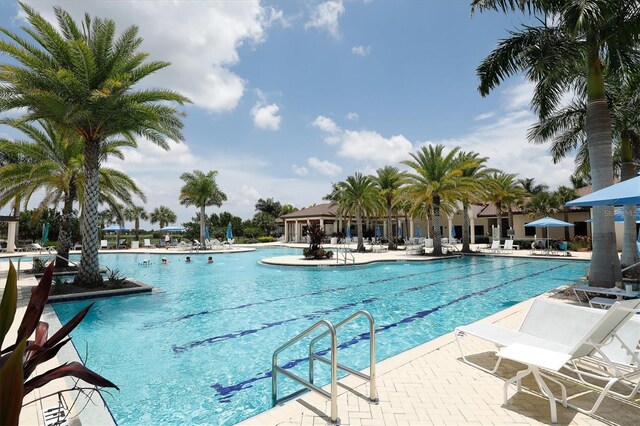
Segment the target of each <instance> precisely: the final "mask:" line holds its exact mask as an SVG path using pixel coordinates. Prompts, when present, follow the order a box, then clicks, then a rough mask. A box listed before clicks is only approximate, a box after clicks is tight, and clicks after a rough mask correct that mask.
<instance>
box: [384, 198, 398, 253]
mask: <svg viewBox="0 0 640 426" xmlns="http://www.w3.org/2000/svg"><path fill="white" fill-rule="evenodd" d="M390 235H391V202H390V201H387V232H385V238H386V239H387V244H388V246H387V248H388V249H389V250H395V249H396V245H395V244H394V242H393V240H392V239H391V238H390Z"/></svg>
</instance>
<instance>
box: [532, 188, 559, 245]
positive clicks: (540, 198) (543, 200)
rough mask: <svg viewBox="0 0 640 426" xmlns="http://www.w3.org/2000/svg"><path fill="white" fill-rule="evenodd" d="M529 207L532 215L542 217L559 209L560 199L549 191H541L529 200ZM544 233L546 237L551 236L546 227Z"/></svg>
mask: <svg viewBox="0 0 640 426" xmlns="http://www.w3.org/2000/svg"><path fill="white" fill-rule="evenodd" d="M527 208H528V210H529V215H530V216H531V217H534V218H536V217H537V218H540V217H547V216H551V215H552V214H553V213H555V212H556V210H557V209H558V199H557V198H556V197H555V195H554V194H551V193H549V192H546V191H543V192H539V193H537V194H536V195H534V196H533V198H531V199H530V200H529V203H528V205H527ZM544 233H545V234H544V237H545V238H549V235H547V229H546V228H544Z"/></svg>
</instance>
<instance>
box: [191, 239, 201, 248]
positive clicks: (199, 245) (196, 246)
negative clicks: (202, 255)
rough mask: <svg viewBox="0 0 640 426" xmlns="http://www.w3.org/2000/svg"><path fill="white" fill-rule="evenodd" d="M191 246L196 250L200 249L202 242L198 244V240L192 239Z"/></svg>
mask: <svg viewBox="0 0 640 426" xmlns="http://www.w3.org/2000/svg"><path fill="white" fill-rule="evenodd" d="M193 248H194V249H196V250H200V249H201V248H202V244H200V241H198V240H195V239H194V240H193Z"/></svg>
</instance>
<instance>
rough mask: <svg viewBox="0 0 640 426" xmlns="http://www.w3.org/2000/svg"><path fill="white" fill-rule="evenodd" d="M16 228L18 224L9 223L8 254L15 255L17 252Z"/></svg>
mask: <svg viewBox="0 0 640 426" xmlns="http://www.w3.org/2000/svg"><path fill="white" fill-rule="evenodd" d="M16 228H18V222H9V229H8V230H7V253H15V251H16Z"/></svg>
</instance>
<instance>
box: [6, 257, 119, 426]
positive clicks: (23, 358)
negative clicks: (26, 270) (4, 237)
mask: <svg viewBox="0 0 640 426" xmlns="http://www.w3.org/2000/svg"><path fill="white" fill-rule="evenodd" d="M53 266H54V264H53V263H51V265H49V267H47V269H46V270H45V273H44V275H43V276H42V279H41V280H40V283H39V284H38V286H37V287H36V288H35V290H34V291H33V293H31V298H30V299H29V304H28V305H27V309H26V312H25V314H24V317H23V318H22V322H21V323H20V326H19V327H18V334H17V336H16V340H15V343H14V344H12V345H10V346H7V347H6V348H4V349H2V351H1V352H0V425H17V424H18V420H19V418H20V411H21V410H22V400H23V398H24V396H25V395H27V394H29V393H30V392H31V391H33V390H34V389H37V388H39V387H41V386H44V385H46V384H47V383H49V382H51V381H52V380H54V379H58V378H61V377H68V376H70V377H75V378H77V379H80V380H83V381H85V382H87V383H89V384H91V385H93V386H94V387H96V388H98V387H110V388H115V389H118V387H117V386H116V385H114V384H113V383H111V382H110V381H109V380H107V379H105V378H104V377H102V376H100V375H99V374H97V373H95V372H93V371H91V370H89V369H88V368H87V367H85V366H84V365H82V364H81V363H79V362H69V363H65V364H63V365H61V366H59V367H55V368H52V369H51V370H49V371H46V372H44V373H42V374H39V375H36V376H34V377H31V376H32V375H33V373H34V371H35V370H36V367H38V365H40V364H42V363H44V362H46V361H48V360H50V359H52V358H53V357H55V356H56V354H57V353H58V351H59V350H60V348H62V347H63V346H64V345H65V344H66V343H68V342H69V341H70V340H71V337H69V333H70V332H71V331H72V330H73V329H74V328H76V326H77V325H78V324H80V322H81V321H82V319H83V318H84V317H85V316H86V315H87V312H89V309H91V306H92V305H93V304H91V305H89V306H87V307H86V308H84V309H83V310H81V311H80V312H78V314H76V316H75V317H73V318H72V319H71V320H70V321H69V322H68V323H66V324H65V325H64V326H63V327H62V328H60V330H58V331H57V332H56V333H54V334H53V336H51V337H48V329H49V324H47V323H46V322H43V321H40V317H41V316H42V312H43V310H44V307H45V305H46V303H47V299H48V298H49V291H50V290H51V281H52V277H53ZM17 304H18V278H17V274H16V270H15V268H14V266H13V263H10V264H9V274H8V275H7V285H6V287H5V289H4V293H3V295H2V302H0V343H1V346H0V347H4V346H5V338H6V337H7V334H8V333H9V329H10V327H11V324H12V323H13V321H14V318H15V314H16V308H17ZM34 333H35V334H34ZM31 335H34V340H28V339H29V337H30V336H31Z"/></svg>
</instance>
